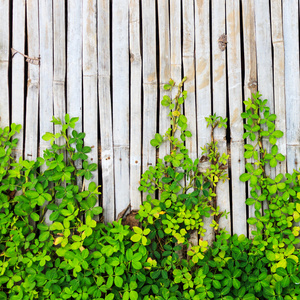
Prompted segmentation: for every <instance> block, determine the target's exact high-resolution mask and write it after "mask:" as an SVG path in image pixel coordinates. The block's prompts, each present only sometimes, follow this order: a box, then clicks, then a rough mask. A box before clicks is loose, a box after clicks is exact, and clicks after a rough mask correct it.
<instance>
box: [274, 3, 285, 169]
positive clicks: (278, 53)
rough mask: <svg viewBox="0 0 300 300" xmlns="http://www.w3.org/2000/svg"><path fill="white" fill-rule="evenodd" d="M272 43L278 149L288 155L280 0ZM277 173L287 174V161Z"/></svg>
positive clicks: (280, 165) (275, 14) (276, 9)
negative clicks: (279, 134)
mask: <svg viewBox="0 0 300 300" xmlns="http://www.w3.org/2000/svg"><path fill="white" fill-rule="evenodd" d="M271 19H272V20H271V21H272V44H273V61H274V62H273V64H274V66H273V74H274V105H275V114H276V115H277V119H276V121H275V125H276V129H278V130H281V131H282V132H283V133H284V136H283V137H282V138H281V139H280V142H279V143H278V151H279V152H280V153H282V154H283V155H286V106H285V104H286V103H285V89H284V82H285V78H284V44H283V29H282V4H281V1H280V0H274V1H271ZM275 171H276V174H279V173H282V174H285V173H286V171H287V168H286V161H283V162H278V166H277V167H276V170H275Z"/></svg>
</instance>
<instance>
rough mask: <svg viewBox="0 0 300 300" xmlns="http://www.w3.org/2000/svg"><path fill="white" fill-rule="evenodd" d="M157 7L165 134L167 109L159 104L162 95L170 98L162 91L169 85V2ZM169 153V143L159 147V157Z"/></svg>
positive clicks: (161, 116) (161, 121) (162, 129)
mask: <svg viewBox="0 0 300 300" xmlns="http://www.w3.org/2000/svg"><path fill="white" fill-rule="evenodd" d="M157 6H158V29H159V67H160V68H159V80H160V82H159V88H160V89H159V101H158V107H159V108H158V110H159V133H160V134H162V135H163V134H165V132H166V131H167V129H168V128H169V127H170V119H169V117H168V113H169V108H168V107H165V106H162V105H161V104H160V102H161V100H162V99H163V96H164V95H167V96H169V97H171V96H172V95H171V93H170V92H169V91H165V90H164V85H165V84H167V83H169V80H170V78H171V53H170V30H169V24H170V23H169V1H168V0H163V1H157ZM169 153H170V144H169V142H165V143H163V144H162V145H161V146H160V147H159V157H160V158H164V156H165V155H167V154H169Z"/></svg>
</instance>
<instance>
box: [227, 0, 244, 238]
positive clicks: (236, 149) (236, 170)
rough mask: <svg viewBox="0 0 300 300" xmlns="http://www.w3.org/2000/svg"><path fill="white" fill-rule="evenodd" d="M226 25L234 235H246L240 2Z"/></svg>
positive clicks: (231, 5) (230, 0) (230, 8)
mask: <svg viewBox="0 0 300 300" xmlns="http://www.w3.org/2000/svg"><path fill="white" fill-rule="evenodd" d="M226 22H227V41H228V44H227V65H228V75H227V78H228V91H229V93H228V94H229V95H228V96H229V115H230V124H229V126H230V137H231V143H230V144H231V145H230V146H231V147H230V149H231V170H232V172H231V180H230V183H231V191H232V193H231V201H232V230H233V232H232V233H233V234H238V235H240V234H244V235H245V236H247V216H246V204H245V201H246V197H245V192H246V187H245V183H243V182H241V181H240V180H239V176H240V174H242V173H243V172H244V170H245V160H244V139H243V120H242V118H241V113H242V112H243V105H242V104H243V102H242V101H243V100H242V98H243V95H242V65H241V64H242V62H241V47H240V34H241V27H240V5H239V2H238V1H234V0H227V1H226Z"/></svg>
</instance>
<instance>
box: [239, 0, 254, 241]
mask: <svg viewBox="0 0 300 300" xmlns="http://www.w3.org/2000/svg"><path fill="white" fill-rule="evenodd" d="M242 12H243V33H244V35H243V36H244V40H243V46H244V99H243V100H247V99H248V98H250V99H251V98H252V93H256V92H257V71H256V39H255V14H254V0H250V1H248V0H243V1H242ZM247 144H251V145H253V146H255V142H252V141H251V140H250V139H249V138H247ZM248 162H250V163H254V160H253V159H249V160H248ZM250 190H251V187H250V184H249V183H248V194H247V195H246V196H247V197H249V198H250V197H251V195H250ZM254 211H255V209H254V205H252V206H250V207H249V206H248V217H254ZM253 230H256V226H255V225H248V237H249V238H253V237H254V236H253V235H252V233H251V232H252V231H253Z"/></svg>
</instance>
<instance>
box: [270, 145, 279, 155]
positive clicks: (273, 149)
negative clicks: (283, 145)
mask: <svg viewBox="0 0 300 300" xmlns="http://www.w3.org/2000/svg"><path fill="white" fill-rule="evenodd" d="M277 152H278V147H277V146H276V145H274V146H273V147H272V149H271V153H272V155H276V154H277Z"/></svg>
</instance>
